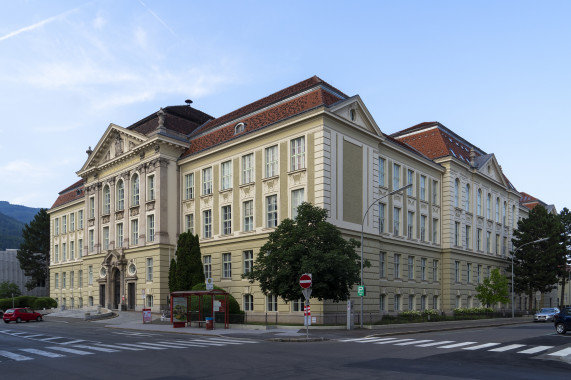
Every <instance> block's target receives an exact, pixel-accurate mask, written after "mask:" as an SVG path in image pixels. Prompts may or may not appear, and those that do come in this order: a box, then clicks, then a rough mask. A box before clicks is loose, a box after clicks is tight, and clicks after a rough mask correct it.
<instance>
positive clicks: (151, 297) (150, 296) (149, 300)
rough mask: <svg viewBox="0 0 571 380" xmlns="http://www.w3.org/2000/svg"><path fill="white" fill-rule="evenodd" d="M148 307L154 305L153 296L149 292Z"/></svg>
mask: <svg viewBox="0 0 571 380" xmlns="http://www.w3.org/2000/svg"><path fill="white" fill-rule="evenodd" d="M147 307H153V296H152V295H151V294H147Z"/></svg>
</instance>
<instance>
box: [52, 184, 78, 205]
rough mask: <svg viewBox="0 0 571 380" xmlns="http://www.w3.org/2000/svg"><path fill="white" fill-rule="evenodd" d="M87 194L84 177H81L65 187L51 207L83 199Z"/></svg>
mask: <svg viewBox="0 0 571 380" xmlns="http://www.w3.org/2000/svg"><path fill="white" fill-rule="evenodd" d="M84 196H85V189H84V187H83V179H80V180H79V181H77V182H76V183H74V184H73V185H71V186H69V187H67V188H65V189H63V190H62V191H60V193H59V197H58V198H57V199H56V201H55V202H54V204H53V205H52V207H51V208H56V207H59V206H61V205H64V204H66V203H69V202H73V201H75V200H78V199H81V198H83V197H84Z"/></svg>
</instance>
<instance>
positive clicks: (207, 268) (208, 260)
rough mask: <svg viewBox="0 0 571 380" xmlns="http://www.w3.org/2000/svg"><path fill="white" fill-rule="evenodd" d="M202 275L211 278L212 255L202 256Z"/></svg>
mask: <svg viewBox="0 0 571 380" xmlns="http://www.w3.org/2000/svg"><path fill="white" fill-rule="evenodd" d="M203 260H204V277H205V278H212V256H210V255H207V256H204V258H203Z"/></svg>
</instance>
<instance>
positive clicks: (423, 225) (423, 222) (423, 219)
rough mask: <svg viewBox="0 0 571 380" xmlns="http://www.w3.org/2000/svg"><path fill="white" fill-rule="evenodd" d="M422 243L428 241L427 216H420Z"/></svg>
mask: <svg viewBox="0 0 571 380" xmlns="http://www.w3.org/2000/svg"><path fill="white" fill-rule="evenodd" d="M420 241H426V215H421V216H420Z"/></svg>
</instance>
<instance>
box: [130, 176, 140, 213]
mask: <svg viewBox="0 0 571 380" xmlns="http://www.w3.org/2000/svg"><path fill="white" fill-rule="evenodd" d="M138 205H139V175H138V174H137V173H135V174H134V175H133V177H131V206H138Z"/></svg>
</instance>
